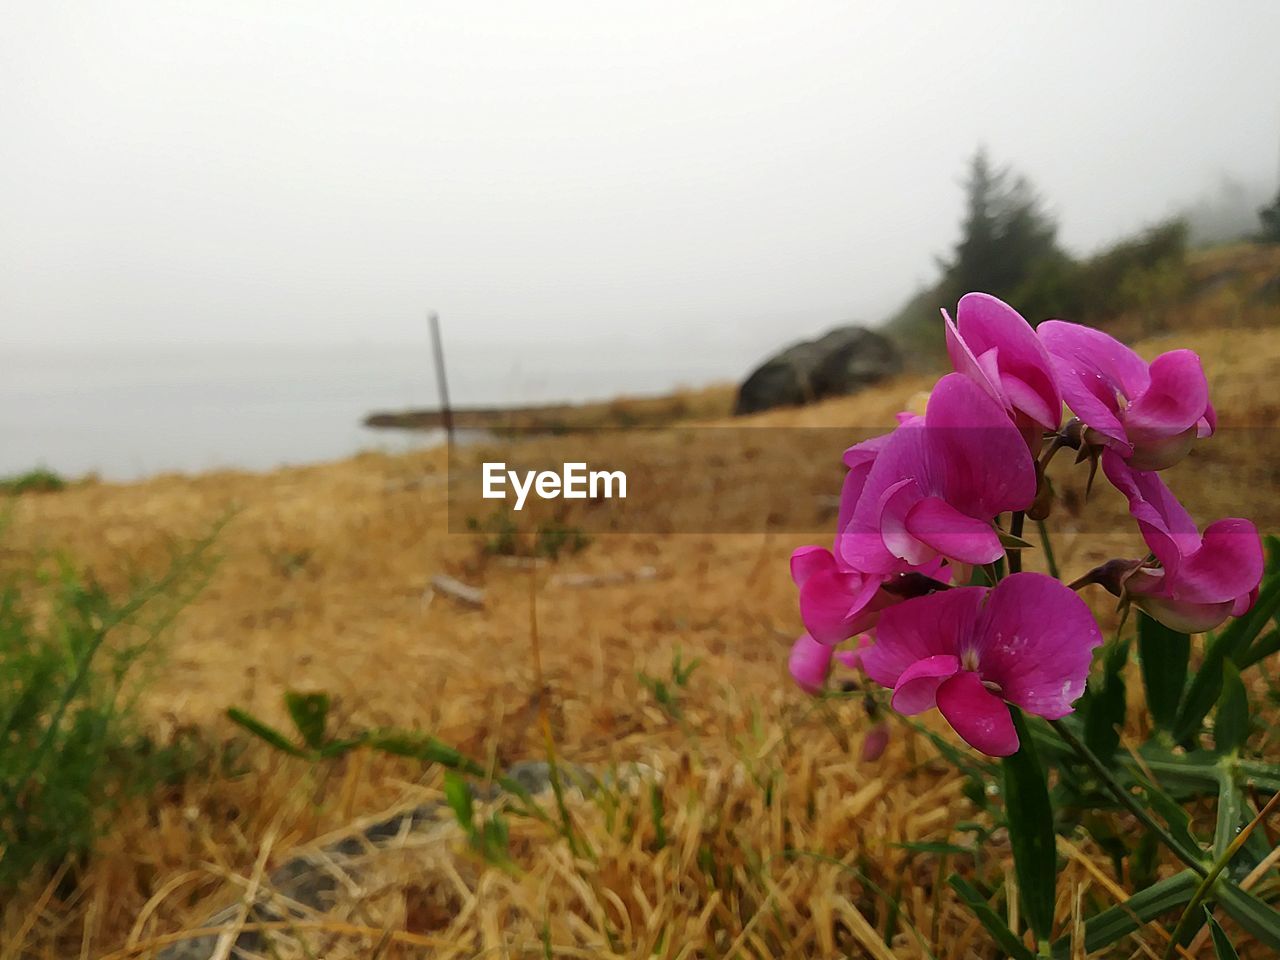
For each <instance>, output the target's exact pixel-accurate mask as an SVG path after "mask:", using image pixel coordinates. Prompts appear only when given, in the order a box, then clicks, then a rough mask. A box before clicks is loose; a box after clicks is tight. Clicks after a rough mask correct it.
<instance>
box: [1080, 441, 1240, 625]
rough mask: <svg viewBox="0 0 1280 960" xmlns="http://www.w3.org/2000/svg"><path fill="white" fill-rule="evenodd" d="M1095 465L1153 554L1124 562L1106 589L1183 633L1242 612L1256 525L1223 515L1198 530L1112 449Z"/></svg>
mask: <svg viewBox="0 0 1280 960" xmlns="http://www.w3.org/2000/svg"><path fill="white" fill-rule="evenodd" d="M1102 469H1103V472H1105V473H1106V475H1107V479H1108V480H1110V481H1111V483H1112V484H1113V485H1114V486H1115V487H1116V489H1118V490H1119V491H1120V492H1121V493H1123V494H1124V495H1125V497H1126V498H1128V500H1129V513H1130V514H1131V515H1132V516H1133V518H1134V519H1135V520H1136V521H1137V522H1138V527H1139V529H1140V530H1141V531H1142V538H1143V540H1145V541H1146V543H1147V546H1148V547H1149V548H1150V549H1151V553H1152V555H1153V556H1154V558H1155V562H1154V563H1152V562H1143V561H1134V562H1133V563H1131V564H1129V565H1128V566H1127V569H1124V570H1122V571H1120V572H1121V575H1120V577H1119V578H1118V579H1119V582H1118V583H1107V584H1106V585H1107V587H1108V589H1111V590H1112V591H1113V592H1115V593H1118V594H1120V595H1121V596H1123V597H1127V598H1128V599H1130V600H1132V601H1133V602H1134V603H1136V604H1137V605H1138V606H1139V607H1141V608H1142V609H1143V610H1145V611H1146V612H1147V613H1148V614H1150V615H1151V616H1152V617H1154V618H1155V619H1157V620H1159V621H1160V622H1161V623H1163V624H1165V625H1166V626H1169V627H1172V628H1173V629H1174V630H1180V631H1182V632H1184V633H1202V632H1204V631H1205V630H1212V629H1213V628H1214V627H1216V626H1217V625H1218V624H1220V623H1222V622H1223V621H1224V620H1225V619H1226V618H1227V617H1229V616H1232V617H1238V616H1240V615H1241V614H1244V613H1246V612H1248V610H1249V608H1250V607H1252V606H1253V601H1254V600H1255V599H1256V598H1257V590H1258V585H1259V584H1260V583H1261V581H1262V570H1263V556H1262V539H1261V538H1260V537H1259V536H1258V528H1257V527H1255V526H1254V525H1253V524H1252V523H1250V522H1249V521H1248V520H1242V519H1240V518H1238V517H1229V518H1227V519H1225V520H1218V521H1216V522H1215V523H1211V524H1209V525H1208V526H1207V527H1205V529H1204V534H1203V535H1202V534H1201V533H1200V532H1199V531H1198V530H1197V529H1196V523H1195V521H1194V520H1193V519H1192V518H1191V515H1190V514H1189V513H1187V511H1186V508H1185V507H1183V506H1182V504H1181V503H1179V502H1178V498H1177V497H1175V496H1174V495H1173V492H1172V491H1171V490H1170V489H1169V488H1168V487H1167V486H1165V483H1164V481H1163V480H1161V479H1160V476H1159V474H1157V473H1155V472H1153V471H1143V470H1135V469H1133V466H1132V461H1130V462H1126V461H1125V460H1124V459H1123V458H1122V457H1121V456H1119V455H1118V454H1117V453H1115V452H1114V451H1112V450H1107V451H1106V452H1105V453H1103V455H1102ZM1104 582H1105V581H1104Z"/></svg>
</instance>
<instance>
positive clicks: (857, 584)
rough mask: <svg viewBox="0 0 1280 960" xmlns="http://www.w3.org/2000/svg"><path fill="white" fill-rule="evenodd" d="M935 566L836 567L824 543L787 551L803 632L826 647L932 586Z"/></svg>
mask: <svg viewBox="0 0 1280 960" xmlns="http://www.w3.org/2000/svg"><path fill="white" fill-rule="evenodd" d="M941 566H942V564H941V563H940V562H934V563H930V564H925V565H923V566H921V567H920V568H919V569H918V570H913V571H910V572H911V573H915V574H918V575H919V576H918V577H909V576H908V575H906V574H903V575H894V576H886V575H883V574H873V573H862V572H860V571H857V570H851V569H848V568H846V567H843V566H841V565H840V564H839V563H838V562H837V561H836V558H835V556H834V555H833V554H832V553H831V551H830V550H827V549H825V548H824V547H800V548H799V549H798V550H796V551H795V552H794V553H793V554H791V579H792V580H793V581H794V582H795V585H796V586H797V587H798V588H799V590H800V619H801V621H802V622H803V623H804V626H805V629H806V630H807V631H808V634H806V636H809V637H810V638H812V639H813V640H814V641H816V642H818V643H822V644H827V645H828V646H830V645H832V644H837V643H841V642H842V641H845V640H848V639H849V638H850V637H852V636H853V635H854V634H856V633H861V632H862V631H863V630H870V629H871V628H872V627H873V626H875V623H876V620H878V619H879V617H880V611H881V610H883V609H884V608H885V607H887V606H890V605H891V604H894V603H899V602H901V601H902V600H904V599H905V598H906V597H908V596H911V595H913V594H916V595H918V594H919V593H923V592H927V590H928V589H930V588H931V587H933V586H938V585H939V584H938V583H937V582H936V579H935V578H937V577H938V576H939V575H940V569H939V568H940V567H941Z"/></svg>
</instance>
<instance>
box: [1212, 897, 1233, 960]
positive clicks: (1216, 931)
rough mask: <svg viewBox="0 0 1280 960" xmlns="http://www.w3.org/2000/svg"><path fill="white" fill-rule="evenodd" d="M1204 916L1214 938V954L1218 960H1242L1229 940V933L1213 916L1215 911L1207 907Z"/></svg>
mask: <svg viewBox="0 0 1280 960" xmlns="http://www.w3.org/2000/svg"><path fill="white" fill-rule="evenodd" d="M1204 916H1205V921H1206V922H1207V923H1208V924H1209V934H1210V936H1212V937H1213V952H1214V953H1215V954H1216V955H1217V957H1218V960H1240V954H1238V953H1236V948H1235V947H1233V946H1232V945H1231V941H1230V940H1228V939H1227V932H1226V931H1225V930H1223V929H1222V924H1220V923H1218V918H1217V917H1215V916H1214V915H1213V911H1212V910H1210V909H1209V908H1208V907H1205V908H1204Z"/></svg>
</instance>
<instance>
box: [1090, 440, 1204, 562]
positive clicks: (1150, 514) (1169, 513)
mask: <svg viewBox="0 0 1280 960" xmlns="http://www.w3.org/2000/svg"><path fill="white" fill-rule="evenodd" d="M1102 472H1103V473H1105V474H1106V476H1107V479H1108V480H1110V481H1111V483H1112V485H1113V486H1115V488H1116V489H1117V490H1119V491H1120V492H1121V493H1123V494H1124V495H1125V497H1126V498H1127V499H1128V501H1129V513H1130V514H1131V515H1132V516H1133V519H1135V520H1137V521H1138V528H1139V529H1140V530H1141V531H1142V538H1143V539H1144V540H1146V542H1147V546H1148V547H1150V548H1151V552H1152V553H1154V554H1155V555H1156V559H1157V560H1159V561H1160V563H1161V564H1162V565H1163V566H1164V568H1165V570H1166V571H1168V572H1169V573H1174V572H1175V571H1176V570H1177V568H1178V566H1179V564H1180V563H1181V562H1182V558H1183V557H1187V556H1190V555H1191V554H1193V553H1195V552H1196V551H1197V550H1199V549H1200V532H1199V531H1198V530H1197V529H1196V522H1195V520H1193V519H1192V518H1191V514H1189V513H1187V510H1186V508H1185V507H1184V506H1183V505H1182V504H1181V503H1179V502H1178V498H1177V497H1175V496H1174V495H1173V492H1172V491H1171V490H1170V489H1169V488H1168V487H1167V486H1166V485H1165V482H1164V481H1163V480H1161V479H1160V476H1159V474H1157V473H1155V472H1153V471H1148V470H1135V469H1133V467H1132V466H1131V465H1130V464H1129V463H1127V462H1126V461H1125V459H1124V458H1123V457H1122V456H1120V455H1119V454H1118V453H1116V452H1114V451H1112V450H1107V451H1104V452H1103V454H1102Z"/></svg>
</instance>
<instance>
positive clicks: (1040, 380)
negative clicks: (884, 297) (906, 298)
mask: <svg viewBox="0 0 1280 960" xmlns="http://www.w3.org/2000/svg"><path fill="white" fill-rule="evenodd" d="M956 323H957V326H958V328H959V335H960V337H962V338H963V339H964V342H965V344H967V346H968V348H969V350H970V351H971V352H972V353H974V354H979V355H981V354H984V353H986V352H988V351H989V350H992V349H995V350H998V351H999V353H998V361H999V362H998V367H999V378H1000V379H999V386H1000V390H1001V392H1002V394H1003V396H1004V399H1005V401H1006V402H1007V403H1009V404H1011V405H1012V406H1013V407H1014V408H1015V409H1018V410H1021V411H1022V412H1023V413H1025V414H1026V415H1027V416H1029V417H1030V418H1031V419H1032V420H1034V421H1035V422H1036V423H1038V424H1040V425H1041V426H1042V427H1044V428H1046V429H1048V430H1057V429H1058V425H1059V423H1061V421H1062V394H1061V392H1060V391H1059V389H1058V382H1057V378H1056V377H1055V376H1054V372H1053V361H1052V360H1051V359H1050V357H1049V351H1047V350H1046V349H1045V347H1044V344H1043V343H1041V342H1040V338H1039V337H1037V336H1036V333H1035V331H1034V330H1033V329H1032V328H1031V324H1029V323H1027V321H1026V320H1025V319H1024V318H1023V316H1022V314H1020V313H1018V311H1017V310H1015V309H1013V307H1011V306H1009V305H1008V304H1007V303H1005V302H1004V301H1003V300H999V299H997V298H996V297H993V296H990V295H989V294H985V293H968V294H965V295H964V296H963V297H961V298H960V303H959V305H958V306H957V308H956ZM957 369H958V368H957Z"/></svg>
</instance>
